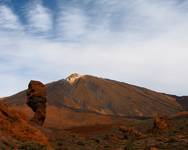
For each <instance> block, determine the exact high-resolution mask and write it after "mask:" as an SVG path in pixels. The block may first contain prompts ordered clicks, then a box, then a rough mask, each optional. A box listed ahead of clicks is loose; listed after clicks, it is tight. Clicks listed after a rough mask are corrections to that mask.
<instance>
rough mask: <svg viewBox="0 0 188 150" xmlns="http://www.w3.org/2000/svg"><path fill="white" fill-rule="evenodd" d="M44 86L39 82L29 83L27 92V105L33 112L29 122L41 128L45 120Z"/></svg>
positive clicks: (45, 99) (45, 100)
mask: <svg viewBox="0 0 188 150" xmlns="http://www.w3.org/2000/svg"><path fill="white" fill-rule="evenodd" d="M46 102H47V98H46V86H45V85H44V84H43V83H41V82H40V81H33V80H32V81H30V83H29V86H28V90H27V105H28V106H29V107H30V108H31V109H32V110H33V112H35V114H34V116H33V118H32V119H31V122H32V123H34V124H37V125H40V126H42V125H43V124H44V121H45V118H46Z"/></svg>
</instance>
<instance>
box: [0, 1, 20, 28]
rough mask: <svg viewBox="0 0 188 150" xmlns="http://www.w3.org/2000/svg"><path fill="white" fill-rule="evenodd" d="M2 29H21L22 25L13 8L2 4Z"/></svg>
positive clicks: (0, 19) (0, 8)
mask: <svg viewBox="0 0 188 150" xmlns="http://www.w3.org/2000/svg"><path fill="white" fill-rule="evenodd" d="M0 29H9V30H21V29H22V26H21V24H20V22H19V19H18V17H17V16H16V15H15V14H14V13H13V12H12V10H11V9H10V8H9V7H7V6H5V5H1V4H0Z"/></svg>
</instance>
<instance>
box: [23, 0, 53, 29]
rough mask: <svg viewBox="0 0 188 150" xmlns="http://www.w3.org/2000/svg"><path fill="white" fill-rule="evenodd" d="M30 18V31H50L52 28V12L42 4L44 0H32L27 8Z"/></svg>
mask: <svg viewBox="0 0 188 150" xmlns="http://www.w3.org/2000/svg"><path fill="white" fill-rule="evenodd" d="M26 9H27V10H28V11H27V19H28V27H29V29H28V31H31V32H48V31H50V30H51V29H52V26H53V22H52V14H51V12H50V10H49V9H48V8H46V7H44V6H43V5H42V1H41V0H39V1H36V0H35V1H32V2H30V3H29V4H28V7H27V8H26Z"/></svg>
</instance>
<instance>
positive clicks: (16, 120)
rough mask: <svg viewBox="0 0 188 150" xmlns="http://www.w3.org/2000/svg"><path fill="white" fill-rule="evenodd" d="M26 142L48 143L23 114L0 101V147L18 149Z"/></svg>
mask: <svg viewBox="0 0 188 150" xmlns="http://www.w3.org/2000/svg"><path fill="white" fill-rule="evenodd" d="M28 142H29V143H32V144H33V146H34V144H35V146H36V145H38V146H39V145H46V146H47V145H48V140H47V138H46V136H45V135H44V134H43V133H42V132H41V131H40V130H39V129H37V128H35V127H33V126H31V125H30V124H29V123H28V122H27V119H26V118H25V117H24V116H23V114H21V113H20V112H18V111H16V110H14V109H12V108H9V107H8V106H7V105H5V104H3V103H2V102H0V149H7V148H8V149H9V148H10V149H17V148H18V149H19V148H21V147H22V146H24V145H25V146H26V144H28ZM27 146H28V145H27Z"/></svg>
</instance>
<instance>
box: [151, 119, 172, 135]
mask: <svg viewBox="0 0 188 150" xmlns="http://www.w3.org/2000/svg"><path fill="white" fill-rule="evenodd" d="M169 127H170V126H169V121H168V118H167V117H165V116H156V117H155V118H154V123H153V131H154V132H156V131H164V130H167V129H169Z"/></svg>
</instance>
